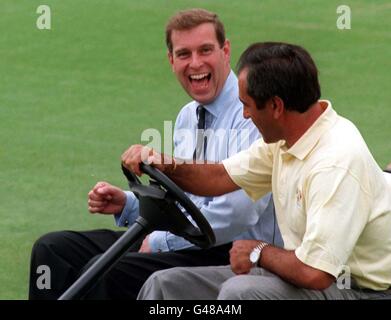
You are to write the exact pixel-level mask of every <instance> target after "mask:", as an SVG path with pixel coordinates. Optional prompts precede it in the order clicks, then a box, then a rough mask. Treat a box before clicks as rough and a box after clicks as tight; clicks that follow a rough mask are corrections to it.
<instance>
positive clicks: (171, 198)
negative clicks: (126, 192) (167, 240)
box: [122, 163, 216, 248]
mask: <svg viewBox="0 0 391 320" xmlns="http://www.w3.org/2000/svg"><path fill="white" fill-rule="evenodd" d="M140 169H141V171H143V172H144V173H146V174H147V175H148V176H149V178H150V181H149V182H150V185H143V184H142V183H141V181H140V180H139V179H138V177H137V176H136V175H135V174H134V173H133V172H131V171H129V170H128V169H127V168H125V167H124V166H122V171H123V173H124V175H125V176H126V178H127V179H128V183H129V188H130V190H131V191H132V192H133V193H134V194H135V195H136V197H137V198H138V199H139V205H140V206H139V208H140V210H139V211H140V216H141V217H142V218H144V219H145V220H146V221H148V224H149V226H150V228H151V229H152V230H164V231H170V232H171V233H173V234H176V235H178V236H181V237H183V238H185V239H186V240H188V241H190V242H191V243H193V244H195V245H197V246H199V247H201V248H208V247H211V246H212V245H213V244H214V243H215V242H216V238H215V235H214V233H213V230H212V228H211V226H210V224H209V222H208V221H207V220H206V219H205V217H204V216H203V215H202V213H201V211H200V210H199V209H198V208H197V207H196V206H195V204H194V203H193V202H192V201H191V200H190V199H189V197H188V196H187V195H186V194H185V193H184V192H183V191H182V189H180V188H179V187H178V186H177V185H176V184H175V183H174V182H173V181H172V180H171V179H169V178H168V177H167V176H166V175H165V174H163V173H162V172H161V171H160V170H158V169H156V168H154V167H152V166H150V165H147V164H145V163H141V164H140ZM179 205H181V206H182V207H183V209H185V210H186V212H187V213H188V214H189V215H190V217H191V218H192V219H193V221H194V222H195V225H194V224H193V223H192V222H191V221H190V220H189V219H188V217H187V216H186V214H185V213H184V212H183V210H181V207H180V206H179Z"/></svg>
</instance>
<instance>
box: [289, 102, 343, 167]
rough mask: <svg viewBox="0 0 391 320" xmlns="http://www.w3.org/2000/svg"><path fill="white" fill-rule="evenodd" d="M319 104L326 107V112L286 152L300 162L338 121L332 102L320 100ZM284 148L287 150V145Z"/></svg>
mask: <svg viewBox="0 0 391 320" xmlns="http://www.w3.org/2000/svg"><path fill="white" fill-rule="evenodd" d="M319 102H320V103H321V104H322V106H324V108H325V111H324V112H323V113H322V114H321V115H320V117H319V118H318V119H317V120H316V121H315V122H314V123H313V124H312V126H311V127H310V128H309V129H308V130H307V131H306V132H305V133H304V135H303V136H302V137H301V138H300V139H299V140H298V141H296V143H295V144H294V145H293V146H292V147H290V148H289V149H287V150H285V153H287V154H290V155H292V156H294V157H295V158H297V159H299V160H304V158H305V157H306V156H307V155H308V154H309V153H310V152H311V151H312V149H313V148H314V147H315V145H316V144H317V143H318V141H319V139H320V138H321V137H322V135H323V134H324V133H325V132H326V131H328V130H329V129H330V128H331V127H332V126H333V125H334V124H335V122H336V121H337V119H338V115H337V113H336V112H335V111H334V109H333V108H332V105H331V102H330V101H328V100H320V101H319ZM283 146H285V148H286V144H284V145H283Z"/></svg>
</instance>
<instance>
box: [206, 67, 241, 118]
mask: <svg viewBox="0 0 391 320" xmlns="http://www.w3.org/2000/svg"><path fill="white" fill-rule="evenodd" d="M238 96H239V89H238V79H237V77H236V75H235V73H234V72H233V71H232V70H231V72H230V73H229V75H228V77H227V80H225V83H224V86H223V89H222V90H221V92H220V94H219V95H218V96H217V98H216V99H215V100H213V102H211V103H209V104H206V105H204V107H205V109H206V110H207V111H208V112H209V113H210V114H212V115H213V116H214V117H216V118H217V117H218V116H219V115H220V113H221V112H224V111H227V107H228V106H229V105H231V102H232V100H234V99H235V97H236V99H237V97H238Z"/></svg>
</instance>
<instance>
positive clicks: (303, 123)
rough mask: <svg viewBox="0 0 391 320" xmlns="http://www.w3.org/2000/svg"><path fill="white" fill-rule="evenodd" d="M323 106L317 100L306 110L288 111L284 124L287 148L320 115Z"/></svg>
mask: <svg viewBox="0 0 391 320" xmlns="http://www.w3.org/2000/svg"><path fill="white" fill-rule="evenodd" d="M325 109H326V108H324V107H323V106H322V105H321V103H320V102H319V101H317V102H316V103H314V104H313V105H312V106H311V107H310V108H309V109H308V110H307V111H306V112H304V113H299V112H296V111H288V112H287V113H286V117H285V119H286V121H285V124H284V128H285V129H284V131H285V141H286V145H287V147H288V148H290V147H292V146H293V145H294V144H295V143H296V142H297V141H298V140H299V139H300V138H301V137H302V136H303V135H304V134H305V133H306V132H307V130H308V129H309V128H310V127H311V126H312V125H313V124H314V122H315V121H316V120H318V118H319V117H320V116H321V115H322V113H323V111H324V110H325Z"/></svg>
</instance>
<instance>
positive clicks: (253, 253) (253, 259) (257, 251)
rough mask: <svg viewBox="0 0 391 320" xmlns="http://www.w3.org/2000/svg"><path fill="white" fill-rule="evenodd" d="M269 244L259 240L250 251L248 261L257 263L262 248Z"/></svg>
mask: <svg viewBox="0 0 391 320" xmlns="http://www.w3.org/2000/svg"><path fill="white" fill-rule="evenodd" d="M268 245H269V244H268V243H267V242H263V241H261V242H260V243H259V244H258V245H257V246H256V247H255V248H254V249H253V251H251V253H250V261H251V262H252V263H253V264H254V265H257V264H258V261H259V259H260V258H261V254H262V250H263V249H264V248H265V247H267V246H268Z"/></svg>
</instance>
